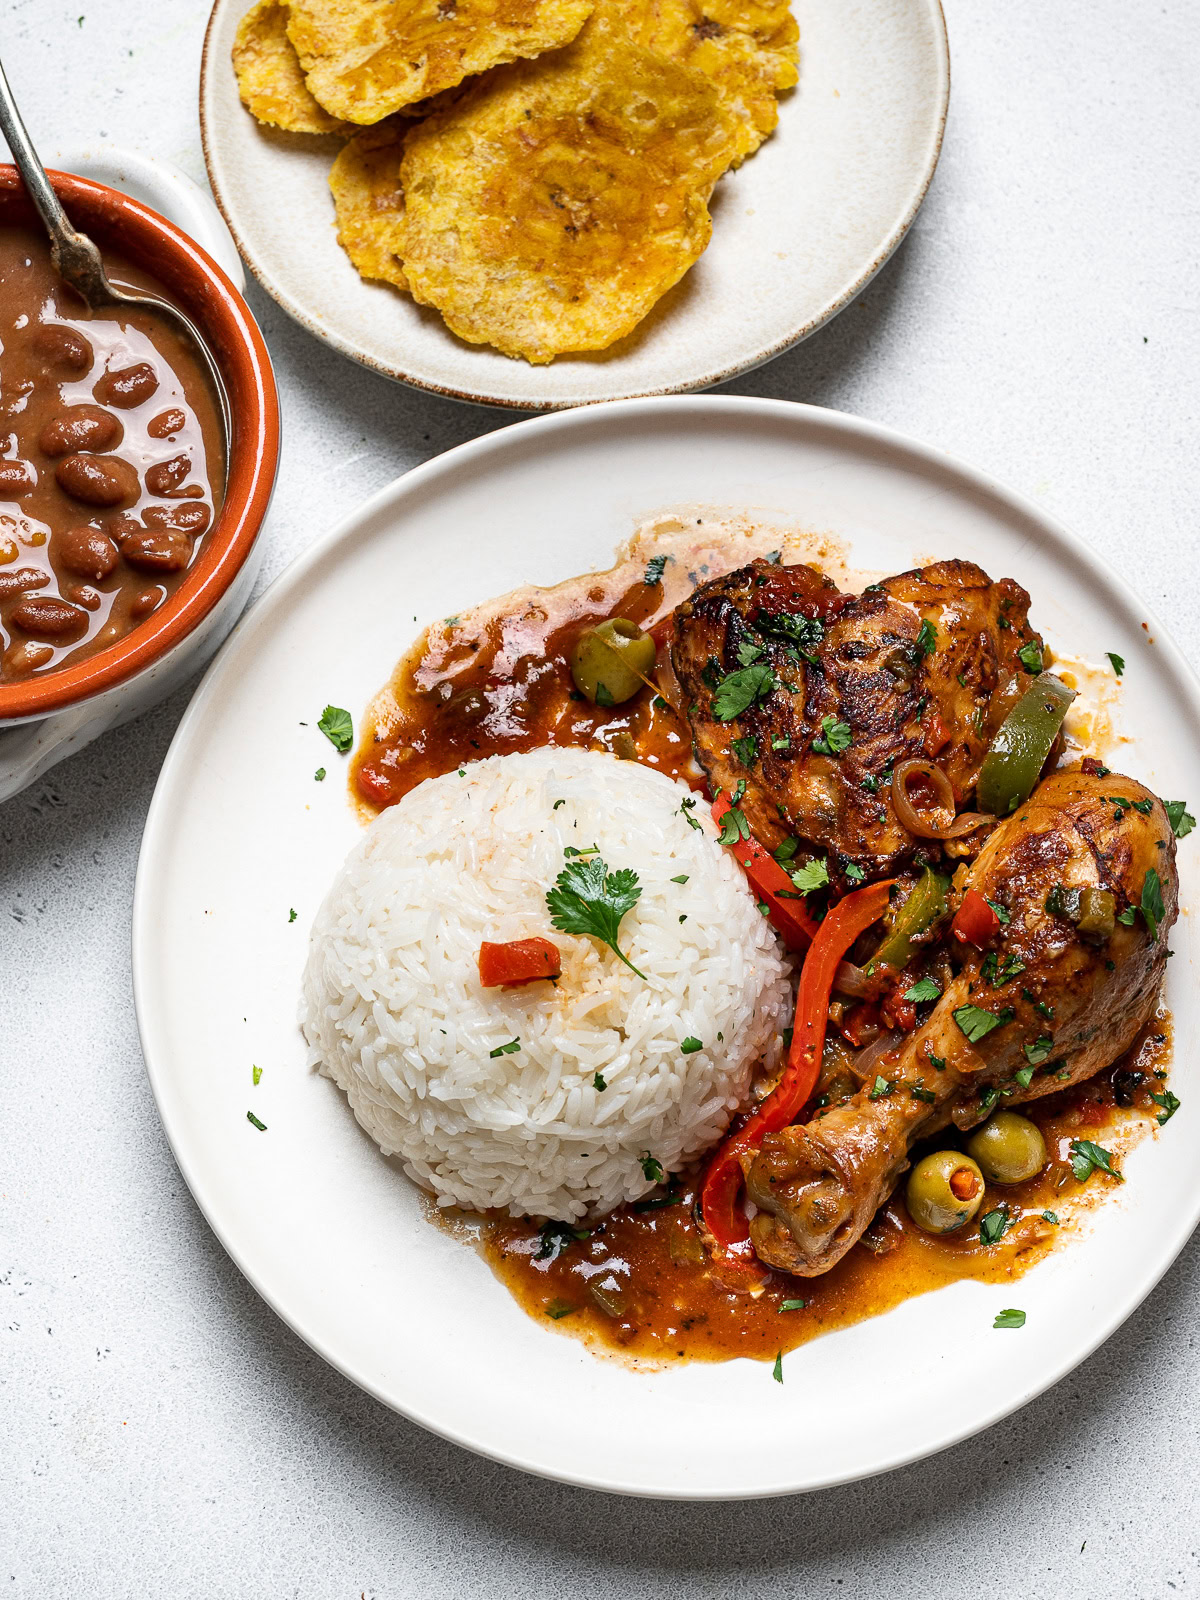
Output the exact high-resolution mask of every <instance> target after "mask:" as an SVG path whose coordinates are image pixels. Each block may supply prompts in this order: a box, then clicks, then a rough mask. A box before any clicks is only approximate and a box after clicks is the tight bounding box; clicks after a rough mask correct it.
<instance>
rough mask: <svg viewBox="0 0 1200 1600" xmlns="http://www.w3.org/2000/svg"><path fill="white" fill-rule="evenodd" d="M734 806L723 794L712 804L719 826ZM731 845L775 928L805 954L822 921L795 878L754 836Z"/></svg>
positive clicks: (780, 935) (784, 940)
mask: <svg viewBox="0 0 1200 1600" xmlns="http://www.w3.org/2000/svg"><path fill="white" fill-rule="evenodd" d="M730 810H732V807H731V805H730V803H729V796H728V795H727V794H724V793H722V794H719V795H718V796H717V798H716V799H715V800H714V801H713V808H712V819H713V821H714V822H715V823H716V824H717V826H718V828H719V827H720V826H721V824H722V822H723V821H724V819H725V813H726V812H727V811H730ZM729 848H730V849H731V850H732V852H733V859H734V860H735V861H736V862H737V864H738V866H739V867H741V869H742V871H743V872H744V873H745V874H746V877H747V878H748V879H749V880H750V887H751V888H752V889H753V890H754V892H755V894H756V895H758V897H759V899H760V900H764V901H765V902H766V905H767V908H768V920H769V922H770V924H771V926H772V927H773V928H774V929H775V932H776V933H777V934H778V935H779V937H780V938H781V939H782V940H783V942H784V944H786V945H787V947H788V949H789V950H792V951H794V952H795V953H796V954H797V955H803V954H804V952H805V951H806V950H807V949H808V947H809V945H810V944H811V943H812V939H813V935H814V934H815V933H816V931H817V928H818V927H819V926H820V924H819V923H817V922H816V921H815V920H814V919H813V917H812V916H810V915H809V912H808V908H807V907H806V906H805V904H804V901H803V899H802V898H800V897H799V896H798V895H797V894H796V887H795V885H794V884H793V883H792V880H791V878H790V877H789V876H788V874H787V873H786V872H785V871H784V869H783V868H782V867H781V866H780V865H779V863H778V861H776V860H775V858H774V856H771V855H768V854H767V852H766V851H765V850H764V849H763V847H762V845H760V844H759V842H758V840H757V839H755V838H753V837H751V838H749V839H739V840H738V841H737V843H736V844H732V845H730V846H729Z"/></svg>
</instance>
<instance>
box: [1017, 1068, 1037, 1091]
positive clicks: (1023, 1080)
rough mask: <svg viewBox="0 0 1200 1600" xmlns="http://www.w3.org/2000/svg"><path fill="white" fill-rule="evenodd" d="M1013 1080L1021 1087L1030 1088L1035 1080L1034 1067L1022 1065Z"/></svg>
mask: <svg viewBox="0 0 1200 1600" xmlns="http://www.w3.org/2000/svg"><path fill="white" fill-rule="evenodd" d="M1013 1082H1014V1083H1015V1084H1016V1085H1017V1086H1018V1087H1019V1088H1021V1089H1028V1087H1029V1085H1030V1084H1031V1083H1032V1082H1033V1068H1032V1067H1021V1068H1019V1069H1018V1071H1016V1072H1014V1073H1013Z"/></svg>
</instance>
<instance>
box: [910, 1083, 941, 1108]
mask: <svg viewBox="0 0 1200 1600" xmlns="http://www.w3.org/2000/svg"><path fill="white" fill-rule="evenodd" d="M909 1093H910V1094H911V1095H912V1097H913V1099H914V1100H924V1101H925V1102H926V1104H928V1105H931V1106H934V1105H936V1104H937V1095H935V1094H934V1092H933V1090H932V1089H927V1088H926V1087H925V1085H924V1084H923V1083H912V1084H910V1085H909Z"/></svg>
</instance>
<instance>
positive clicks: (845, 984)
mask: <svg viewBox="0 0 1200 1600" xmlns="http://www.w3.org/2000/svg"><path fill="white" fill-rule="evenodd" d="M888 975H889V974H888V972H887V971H886V970H885V969H883V968H881V969H880V970H879V971H878V972H874V973H870V974H868V973H867V971H866V969H865V968H864V967H856V966H855V965H854V963H853V961H839V962H838V969H837V972H836V973H835V974H834V979H833V987H834V989H835V990H836V992H837V993H838V994H845V995H849V996H850V998H851V999H852V1000H877V999H878V998H879V996H880V995H881V994H882V993H883V986H884V984H885V983H886V982H887V979H888Z"/></svg>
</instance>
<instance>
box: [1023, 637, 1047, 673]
mask: <svg viewBox="0 0 1200 1600" xmlns="http://www.w3.org/2000/svg"><path fill="white" fill-rule="evenodd" d="M1017 660H1018V661H1019V662H1020V663H1021V665H1022V666H1023V667H1024V668H1025V671H1026V672H1029V673H1032V674H1033V676H1034V677H1035V678H1036V677H1037V675H1038V673H1039V672H1040V671H1041V670H1042V647H1041V645H1040V644H1038V642H1037V640H1036V639H1030V641H1029V643H1028V644H1023V645H1022V646H1021V648H1020V649H1019V650H1018V651H1017Z"/></svg>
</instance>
